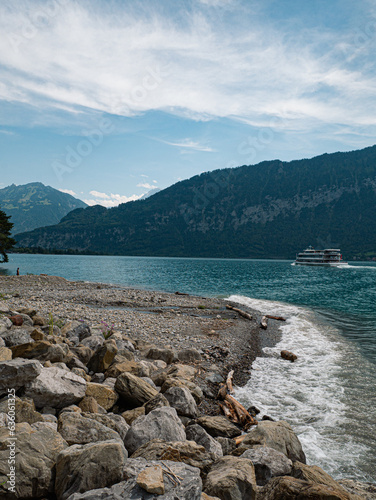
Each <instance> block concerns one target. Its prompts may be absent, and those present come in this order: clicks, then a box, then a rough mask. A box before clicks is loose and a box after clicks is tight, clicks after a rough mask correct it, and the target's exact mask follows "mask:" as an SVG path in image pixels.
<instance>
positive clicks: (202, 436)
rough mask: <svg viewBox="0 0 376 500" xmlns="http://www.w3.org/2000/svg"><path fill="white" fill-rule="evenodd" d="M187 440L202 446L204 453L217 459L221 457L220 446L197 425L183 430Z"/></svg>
mask: <svg viewBox="0 0 376 500" xmlns="http://www.w3.org/2000/svg"><path fill="white" fill-rule="evenodd" d="M185 433H186V435H187V439H189V440H190V441H195V442H196V443H197V444H199V445H201V446H203V447H204V448H205V450H206V451H208V452H209V453H213V454H214V455H215V456H216V457H217V458H221V457H223V451H222V446H221V445H220V444H219V443H218V441H216V440H215V439H214V438H213V437H211V436H210V434H208V433H207V432H206V430H205V429H204V428H203V427H201V426H200V425H198V424H193V425H188V427H186V429H185Z"/></svg>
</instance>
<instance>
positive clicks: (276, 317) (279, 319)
mask: <svg viewBox="0 0 376 500" xmlns="http://www.w3.org/2000/svg"><path fill="white" fill-rule="evenodd" d="M264 317H265V318H269V319H276V320H277V321H286V318H283V317H282V316H271V315H270V314H266V315H265V316H264Z"/></svg>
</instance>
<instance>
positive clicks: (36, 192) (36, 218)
mask: <svg viewBox="0 0 376 500" xmlns="http://www.w3.org/2000/svg"><path fill="white" fill-rule="evenodd" d="M85 207H87V205H86V203H84V202H83V201H81V200H78V199H77V198H74V197H73V196H71V195H70V194H66V193H62V192H61V191H58V190H57V189H54V188H52V187H50V186H45V185H44V184H42V183H41V182H31V183H30V184H24V185H21V186H16V185H15V184H12V185H11V186H8V187H6V188H3V189H0V208H1V210H3V211H4V212H5V213H6V214H7V215H10V216H11V219H10V221H11V222H12V223H13V224H14V226H13V229H12V233H13V234H16V233H20V232H24V231H31V230H32V229H35V228H37V227H42V226H50V225H52V224H57V223H58V222H59V221H60V220H61V219H62V218H63V217H64V216H65V215H67V214H68V213H69V212H70V211H71V210H74V209H75V208H85Z"/></svg>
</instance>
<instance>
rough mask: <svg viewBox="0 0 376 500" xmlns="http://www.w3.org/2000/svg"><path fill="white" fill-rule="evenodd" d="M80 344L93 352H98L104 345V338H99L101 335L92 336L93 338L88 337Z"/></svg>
mask: <svg viewBox="0 0 376 500" xmlns="http://www.w3.org/2000/svg"><path fill="white" fill-rule="evenodd" d="M80 343H81V344H82V345H83V346H85V347H88V348H89V349H91V350H92V351H93V352H97V351H98V350H99V349H100V348H101V347H102V345H103V344H104V337H99V335H92V336H91V337H86V338H85V339H83V340H82V341H81V342H80Z"/></svg>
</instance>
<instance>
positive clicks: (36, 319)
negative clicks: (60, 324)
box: [33, 315, 48, 326]
mask: <svg viewBox="0 0 376 500" xmlns="http://www.w3.org/2000/svg"><path fill="white" fill-rule="evenodd" d="M33 323H34V326H46V325H47V323H48V321H47V320H46V318H42V316H39V315H35V316H33Z"/></svg>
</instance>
